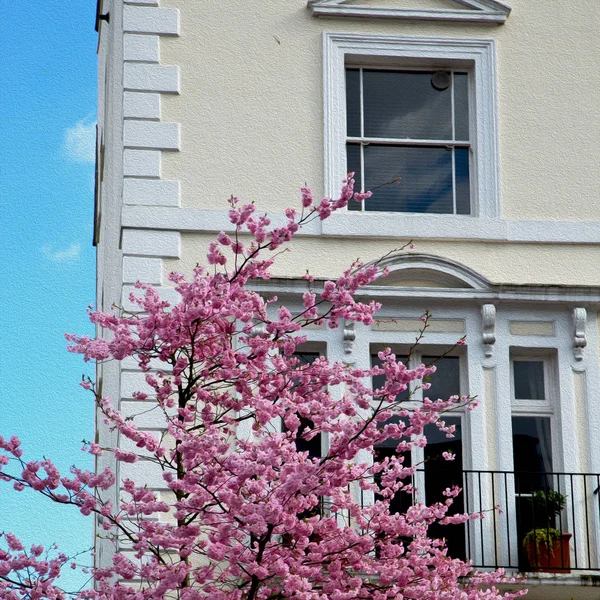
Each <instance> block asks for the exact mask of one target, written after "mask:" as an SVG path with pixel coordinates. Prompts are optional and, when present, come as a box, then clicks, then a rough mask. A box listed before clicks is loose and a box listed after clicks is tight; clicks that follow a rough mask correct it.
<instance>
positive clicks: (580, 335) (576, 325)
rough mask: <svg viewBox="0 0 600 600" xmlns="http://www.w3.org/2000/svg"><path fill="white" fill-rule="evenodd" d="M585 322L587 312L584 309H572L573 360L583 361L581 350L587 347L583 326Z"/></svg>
mask: <svg viewBox="0 0 600 600" xmlns="http://www.w3.org/2000/svg"><path fill="white" fill-rule="evenodd" d="M586 322H587V311H586V310H585V308H574V309H573V354H574V355H575V360H583V349H584V348H585V347H586V346H587V338H586V337H585V326H586Z"/></svg>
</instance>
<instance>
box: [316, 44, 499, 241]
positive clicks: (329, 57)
mask: <svg viewBox="0 0 600 600" xmlns="http://www.w3.org/2000/svg"><path fill="white" fill-rule="evenodd" d="M366 57H368V58H369V59H370V60H375V61H377V60H379V61H383V62H385V63H386V64H389V63H390V61H393V62H394V64H401V65H403V66H409V65H415V64H417V65H418V66H427V65H428V64H429V65H431V64H433V63H435V64H437V65H439V64H440V61H441V62H443V63H444V64H447V65H448V67H454V66H458V67H462V68H465V67H466V68H470V69H471V80H472V82H473V84H472V85H471V91H470V96H469V102H470V106H469V113H470V119H471V129H472V134H471V135H472V144H473V150H474V159H472V161H471V162H472V166H473V169H472V170H473V176H472V181H474V185H472V186H471V187H472V189H471V209H472V215H470V216H469V217H467V218H468V219H470V220H471V221H472V222H473V225H474V226H475V228H476V229H479V230H480V232H481V224H480V223H479V221H478V219H477V218H474V217H479V218H486V219H499V218H500V160H499V150H498V121H497V77H496V47H495V40H493V39H491V38H490V39H480V38H431V37H413V36H390V35H374V34H361V33H329V32H324V34H323V72H324V81H323V90H324V118H325V136H324V141H325V148H324V155H325V193H326V194H328V195H335V194H336V193H337V192H338V190H339V186H340V184H341V181H342V180H343V179H344V178H345V176H346V168H347V167H346V94H345V87H346V81H345V66H346V60H347V59H350V60H353V62H354V61H355V60H356V59H357V58H358V59H364V58H366ZM357 214H358V213H357ZM379 214H380V215H381V216H382V218H383V219H384V220H387V221H388V223H389V222H390V221H391V222H392V223H393V222H394V221H397V220H399V219H402V220H403V219H404V218H405V217H406V216H409V215H406V214H405V213H385V214H383V213H379ZM343 216H346V215H341V214H340V215H339V216H338V217H343ZM359 216H360V217H361V218H364V216H365V214H364V213H360V214H359ZM413 216H414V215H413ZM423 217H429V220H431V221H432V222H435V223H440V224H442V223H444V222H445V221H447V220H448V219H451V220H452V221H453V220H454V219H455V218H456V215H421V214H419V215H418V219H419V221H420V222H421V219H422V218H423ZM432 217H434V218H433V219H432ZM459 219H460V217H459ZM461 220H463V222H464V219H461ZM324 226H325V223H324ZM442 226H443V225H442ZM421 227H423V226H422V225H421ZM360 228H361V229H362V228H363V223H362V222H361V226H360ZM389 229H390V225H389V224H388V226H387V227H386V230H388V231H389ZM369 230H370V231H375V230H374V229H372V228H370V229H369Z"/></svg>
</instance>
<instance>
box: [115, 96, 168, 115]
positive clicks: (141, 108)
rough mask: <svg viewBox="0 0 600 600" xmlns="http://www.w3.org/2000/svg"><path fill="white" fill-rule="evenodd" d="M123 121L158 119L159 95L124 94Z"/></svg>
mask: <svg viewBox="0 0 600 600" xmlns="http://www.w3.org/2000/svg"><path fill="white" fill-rule="evenodd" d="M123 117H124V118H125V119H151V120H156V121H157V120H159V119H160V94H149V93H144V92H125V93H124V94H123Z"/></svg>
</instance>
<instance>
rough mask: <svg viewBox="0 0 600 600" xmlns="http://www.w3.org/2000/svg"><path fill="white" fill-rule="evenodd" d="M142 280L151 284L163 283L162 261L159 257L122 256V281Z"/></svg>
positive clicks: (133, 281)
mask: <svg viewBox="0 0 600 600" xmlns="http://www.w3.org/2000/svg"><path fill="white" fill-rule="evenodd" d="M136 281H143V282H144V283H150V284H152V285H162V283H163V263H162V260H161V259H160V258H142V257H139V256H124V257H123V283H135V282H136Z"/></svg>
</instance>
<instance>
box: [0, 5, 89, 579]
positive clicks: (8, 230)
mask: <svg viewBox="0 0 600 600" xmlns="http://www.w3.org/2000/svg"><path fill="white" fill-rule="evenodd" d="M94 16H95V0H77V1H75V2H68V3H65V2H64V0H60V1H59V0H44V2H25V3H22V2H8V1H4V2H0V56H1V57H2V60H1V61H0V348H1V351H0V434H2V435H11V434H14V435H18V436H19V437H21V439H22V440H23V444H24V449H25V451H26V455H27V456H28V457H31V458H36V459H37V458H40V457H41V456H42V455H45V456H48V457H50V458H53V459H54V460H55V461H56V463H57V464H58V465H59V466H60V467H61V468H63V469H65V470H67V471H68V468H69V466H70V465H71V464H73V463H75V462H77V463H78V464H81V465H84V466H86V467H90V466H91V461H90V460H88V458H87V456H86V455H85V454H83V453H82V452H80V450H79V449H80V448H81V440H83V439H92V438H93V407H92V402H91V396H89V394H86V393H85V392H84V391H83V390H82V389H81V388H80V387H79V385H78V382H79V381H80V379H81V375H82V373H84V372H85V373H87V374H92V373H93V371H92V369H93V367H91V366H89V365H85V364H84V363H83V361H82V359H81V357H79V356H76V355H70V354H68V353H67V352H66V350H65V347H66V344H65V340H64V337H63V334H64V332H65V331H69V332H77V333H93V330H92V328H91V326H90V325H89V323H88V321H87V316H86V313H85V308H86V306H87V305H89V304H91V303H93V302H94V298H95V263H94V260H95V250H94V248H93V247H92V230H93V179H94V165H93V160H94V135H95V119H96V41H97V38H96V33H95V31H94ZM1 484H2V482H0V531H14V532H15V533H16V534H18V535H19V536H21V537H22V538H23V539H24V541H27V542H56V543H58V545H59V546H61V547H62V548H64V549H65V550H66V551H67V552H68V553H72V552H77V551H79V550H83V549H85V548H89V546H91V544H92V533H91V523H90V521H89V520H88V519H85V518H83V517H81V516H79V515H78V514H77V513H76V512H74V511H69V510H68V509H67V510H65V509H64V508H62V507H54V506H52V505H51V504H49V503H48V502H47V501H45V500H44V499H43V498H35V497H33V495H32V494H25V493H21V494H17V493H16V492H13V491H12V490H11V489H10V488H9V486H8V485H6V484H4V485H1ZM71 583H72V582H71Z"/></svg>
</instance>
